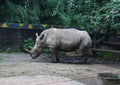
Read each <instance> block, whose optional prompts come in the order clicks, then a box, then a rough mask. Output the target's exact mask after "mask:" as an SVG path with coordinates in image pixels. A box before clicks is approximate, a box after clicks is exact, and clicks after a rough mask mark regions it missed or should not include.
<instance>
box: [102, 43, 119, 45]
mask: <svg viewBox="0 0 120 85" xmlns="http://www.w3.org/2000/svg"><path fill="white" fill-rule="evenodd" d="M103 44H108V45H120V43H119V42H103Z"/></svg>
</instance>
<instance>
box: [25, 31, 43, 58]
mask: <svg viewBox="0 0 120 85" xmlns="http://www.w3.org/2000/svg"><path fill="white" fill-rule="evenodd" d="M43 40H44V34H41V35H40V36H38V33H36V42H35V45H34V47H30V48H31V50H28V49H25V50H26V51H27V52H28V53H29V54H30V55H31V57H32V58H33V59H36V58H37V57H38V56H39V55H40V54H41V53H42V51H43V48H44V41H43Z"/></svg>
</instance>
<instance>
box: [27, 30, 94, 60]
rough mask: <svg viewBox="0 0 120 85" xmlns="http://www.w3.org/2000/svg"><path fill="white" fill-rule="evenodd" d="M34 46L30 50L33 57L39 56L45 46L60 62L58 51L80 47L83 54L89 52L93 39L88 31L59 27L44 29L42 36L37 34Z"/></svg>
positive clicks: (69, 50) (67, 50) (68, 50)
mask: <svg viewBox="0 0 120 85" xmlns="http://www.w3.org/2000/svg"><path fill="white" fill-rule="evenodd" d="M36 36H37V38H36V42H35V45H34V47H33V48H32V49H31V50H30V51H29V53H30V54H31V56H32V58H33V59H35V58H37V57H38V56H39V55H40V54H41V53H42V51H43V49H44V48H46V47H47V48H49V49H50V50H51V52H52V54H53V55H54V56H55V60H56V62H59V58H58V54H57V51H58V50H59V51H65V52H71V51H74V50H77V49H79V50H80V51H82V52H83V54H89V52H88V50H89V49H90V48H91V45H92V40H91V38H90V36H89V34H88V33H87V32H86V31H79V30H77V29H73V28H72V29H57V28H50V29H47V30H44V31H43V32H42V33H41V34H40V36H38V34H36Z"/></svg>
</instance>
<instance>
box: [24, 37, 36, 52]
mask: <svg viewBox="0 0 120 85" xmlns="http://www.w3.org/2000/svg"><path fill="white" fill-rule="evenodd" d="M30 46H31V47H33V46H34V42H33V39H32V38H28V39H25V40H24V43H23V49H24V50H25V49H30Z"/></svg>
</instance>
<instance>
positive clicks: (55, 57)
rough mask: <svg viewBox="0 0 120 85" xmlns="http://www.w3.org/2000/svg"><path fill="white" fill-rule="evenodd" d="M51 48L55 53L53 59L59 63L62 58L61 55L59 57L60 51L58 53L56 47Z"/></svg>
mask: <svg viewBox="0 0 120 85" xmlns="http://www.w3.org/2000/svg"><path fill="white" fill-rule="evenodd" d="M50 50H51V53H52V54H53V56H54V57H53V58H54V59H53V61H54V62H55V63H58V62H59V61H60V60H59V57H58V53H57V50H56V49H54V48H51V49H50Z"/></svg>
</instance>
